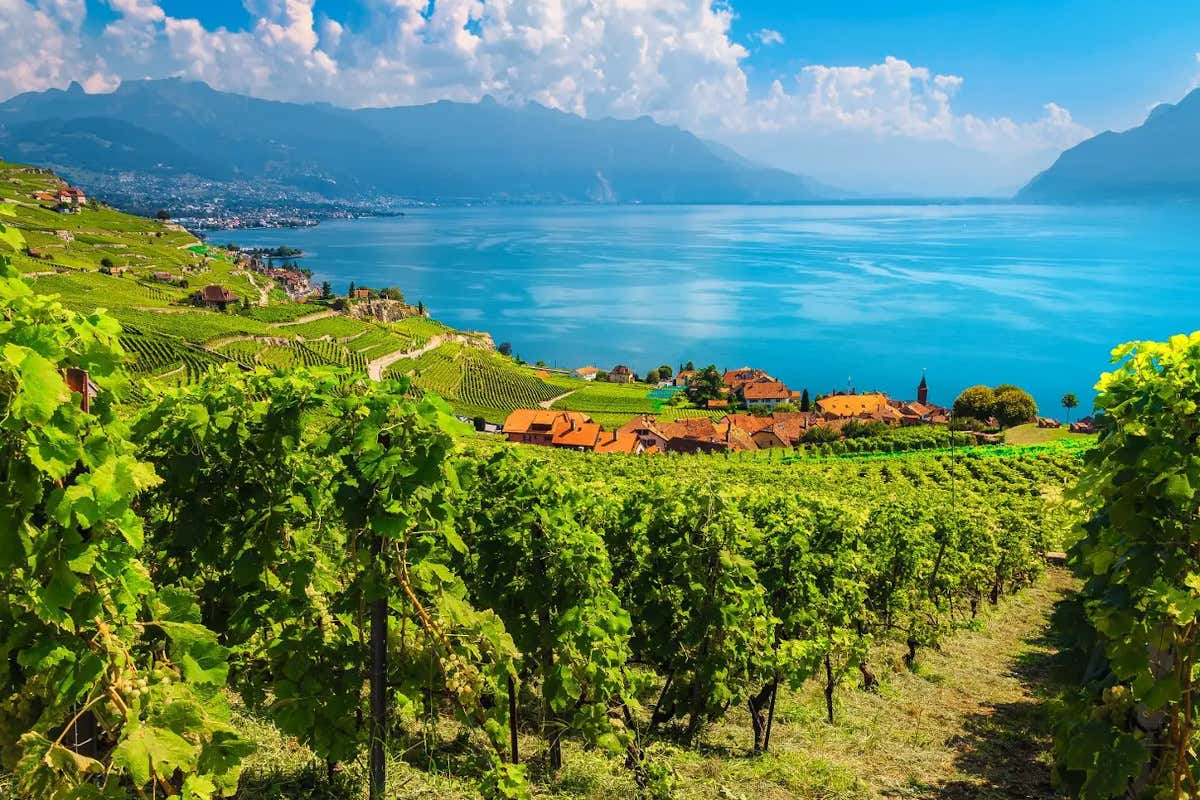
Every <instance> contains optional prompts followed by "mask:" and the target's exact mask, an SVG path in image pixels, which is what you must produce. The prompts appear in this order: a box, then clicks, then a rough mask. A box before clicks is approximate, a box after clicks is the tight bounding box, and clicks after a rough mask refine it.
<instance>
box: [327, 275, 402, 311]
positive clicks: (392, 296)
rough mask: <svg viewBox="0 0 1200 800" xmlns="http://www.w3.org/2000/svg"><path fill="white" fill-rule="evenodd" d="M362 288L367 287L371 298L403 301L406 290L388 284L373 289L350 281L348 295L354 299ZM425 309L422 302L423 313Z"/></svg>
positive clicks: (368, 295) (330, 295)
mask: <svg viewBox="0 0 1200 800" xmlns="http://www.w3.org/2000/svg"><path fill="white" fill-rule="evenodd" d="M360 289H365V290H366V291H367V293H368V294H367V297H368V298H369V299H371V300H375V299H380V300H397V301H399V302H401V303H403V302H404V292H402V291H400V287H398V286H388V287H386V288H383V289H371V288H368V287H366V286H356V285H355V283H354V281H350V286H349V288H348V289H347V290H346V296H347V297H349V298H350V299H354V293H355V291H357V290H360ZM332 291H333V290H332V289H330V294H329V295H328V296H329V297H332V296H333V294H332ZM424 311H425V304H424V303H422V304H421V313H424Z"/></svg>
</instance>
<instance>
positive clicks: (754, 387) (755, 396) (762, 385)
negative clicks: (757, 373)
mask: <svg viewBox="0 0 1200 800" xmlns="http://www.w3.org/2000/svg"><path fill="white" fill-rule="evenodd" d="M742 395H743V396H744V397H745V398H746V400H790V399H791V397H792V392H791V390H790V389H788V387H786V386H784V385H783V384H782V383H780V382H779V381H756V382H754V383H748V384H746V385H745V387H743V388H742Z"/></svg>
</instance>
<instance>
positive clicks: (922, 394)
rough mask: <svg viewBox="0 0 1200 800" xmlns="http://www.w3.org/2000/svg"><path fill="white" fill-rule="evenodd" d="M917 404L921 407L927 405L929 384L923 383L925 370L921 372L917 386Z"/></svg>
mask: <svg viewBox="0 0 1200 800" xmlns="http://www.w3.org/2000/svg"><path fill="white" fill-rule="evenodd" d="M917 402H918V403H920V404H921V405H923V406H924V405H928V404H929V384H927V383H926V382H925V370H921V382H920V383H919V384H917Z"/></svg>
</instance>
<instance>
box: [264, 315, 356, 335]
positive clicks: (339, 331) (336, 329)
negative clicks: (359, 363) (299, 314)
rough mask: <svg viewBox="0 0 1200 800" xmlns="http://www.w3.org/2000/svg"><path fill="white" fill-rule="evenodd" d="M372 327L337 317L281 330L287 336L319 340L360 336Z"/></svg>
mask: <svg viewBox="0 0 1200 800" xmlns="http://www.w3.org/2000/svg"><path fill="white" fill-rule="evenodd" d="M373 327H374V326H373V325H371V323H369V322H363V321H362V320H357V319H351V318H350V317H343V316H340V315H338V316H333V317H322V318H321V319H314V320H312V321H311V322H301V323H300V324H299V325H288V326H287V327H285V328H284V329H283V330H285V331H287V334H288V335H289V336H300V337H302V338H304V339H320V338H321V337H323V336H330V337H332V338H334V339H349V338H351V337H354V336H361V335H363V334H364V333H367V332H368V331H369V330H371V329H372V328H373Z"/></svg>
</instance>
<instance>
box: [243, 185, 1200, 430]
mask: <svg viewBox="0 0 1200 800" xmlns="http://www.w3.org/2000/svg"><path fill="white" fill-rule="evenodd" d="M224 236H225V234H221V237H224ZM229 236H230V238H233V239H235V240H236V241H237V242H238V243H239V244H241V245H246V246H262V245H272V246H273V245H277V244H288V245H292V246H296V247H300V248H302V249H303V250H304V251H305V253H306V257H305V258H304V259H303V260H302V261H303V263H304V265H305V266H307V267H309V268H310V269H312V270H313V271H314V273H315V275H316V278H317V280H318V281H320V280H330V281H332V282H333V283H334V285H335V287H336V288H337V290H338V291H339V292H344V291H345V288H346V285H347V284H348V283H349V281H350V280H354V281H356V282H357V283H358V284H359V285H367V286H376V287H378V286H385V285H396V286H399V287H400V288H401V289H402V290H403V291H404V293H405V295H406V296H407V298H408V299H409V300H410V301H411V302H416V301H417V300H423V301H424V302H425V304H426V305H427V306H428V307H429V309H430V311H431V313H432V314H433V315H434V316H435V317H436V318H438V319H441V320H443V321H445V322H446V323H448V324H450V325H453V326H455V327H459V328H469V329H476V330H486V331H489V332H491V333H492V334H493V335H494V337H495V339H496V341H497V342H503V341H508V342H511V343H512V346H513V349H514V350H515V351H516V352H517V353H518V354H520V355H521V356H522V357H523V358H525V359H526V360H528V361H535V360H537V359H543V360H545V361H546V362H547V363H548V364H552V365H557V366H564V367H576V366H582V365H585V364H595V365H597V366H599V367H602V368H609V367H611V366H612V365H614V364H616V363H625V364H628V365H629V366H631V367H633V368H634V369H635V370H638V371H642V370H645V369H648V368H650V367H654V366H657V365H658V364H661V363H664V362H666V363H669V364H671V365H673V366H676V367H677V366H678V364H679V363H680V362H681V361H687V360H689V359H691V360H693V361H695V362H696V363H697V365H703V364H708V363H714V364H716V365H717V366H718V367H723V368H724V367H730V368H732V367H736V366H741V365H743V364H750V365H753V366H760V367H762V368H764V369H766V370H768V371H770V372H771V373H773V374H775V375H776V376H777V377H779V378H780V379H782V380H784V381H786V382H787V383H788V384H789V385H790V386H791V387H792V388H795V389H800V388H804V387H807V388H808V389H809V390H810V391H811V392H813V393H814V394H816V393H820V392H826V391H829V390H831V389H835V388H836V389H841V388H845V387H846V386H847V385H848V382H849V384H850V385H853V386H854V387H856V388H857V389H858V390H860V391H865V390H870V389H881V390H884V391H887V392H888V393H890V394H892V395H893V396H899V397H904V398H910V397H913V396H914V394H915V388H916V384H917V382H918V380H919V379H920V377H921V371H922V369H927V370H928V375H929V383H930V387H931V391H930V398H931V399H932V400H934V401H937V402H941V403H945V404H949V403H950V402H951V401H952V400H953V399H954V396H955V395H956V394H957V392H958V391H959V390H961V389H962V388H964V387H966V386H969V385H971V384H975V383H988V384H996V383H1002V382H1003V383H1016V384H1019V385H1021V386H1024V387H1026V388H1028V389H1029V390H1030V391H1031V392H1033V394H1034V396H1035V398H1036V399H1037V401H1038V404H1039V406H1041V407H1042V410H1043V412H1044V413H1047V414H1053V415H1057V416H1061V415H1062V409H1061V408H1060V407H1059V405H1058V402H1059V398H1060V397H1061V396H1062V395H1063V394H1064V393H1065V392H1068V391H1071V392H1075V393H1076V394H1078V395H1079V396H1080V399H1081V400H1082V401H1083V404H1084V408H1082V409H1080V412H1082V411H1086V409H1087V408H1089V407H1090V402H1091V398H1092V396H1093V392H1092V387H1093V385H1094V384H1095V382H1096V380H1097V378H1098V376H1099V374H1100V372H1101V371H1103V370H1105V369H1106V368H1107V367H1108V361H1109V352H1110V351H1111V349H1112V348H1113V346H1115V345H1116V344H1118V343H1119V342H1123V341H1126V340H1129V339H1145V338H1160V339H1161V338H1165V337H1167V336H1170V335H1171V334H1174V333H1181V332H1190V331H1192V330H1194V329H1197V328H1200V315H1198V313H1197V301H1198V300H1200V208H1186V207H1178V208H1166V209H1156V208H1060V207H1039V206H1016V205H928V206H916V205H914V206H907V205H896V206H872V205H834V206H787V207H758V206H750V207H746V206H739V207H708V206H705V207H679V206H666V207H637V206H619V207H551V208H541V207H538V208H529V207H502V208H454V209H429V210H417V211H411V212H409V213H408V214H407V215H406V216H404V217H399V218H386V219H364V220H353V221H337V222H329V223H324V224H322V225H320V226H319V227H316V228H312V229H303V230H260V231H236V232H232V233H230V234H229ZM221 241H224V238H221Z"/></svg>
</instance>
